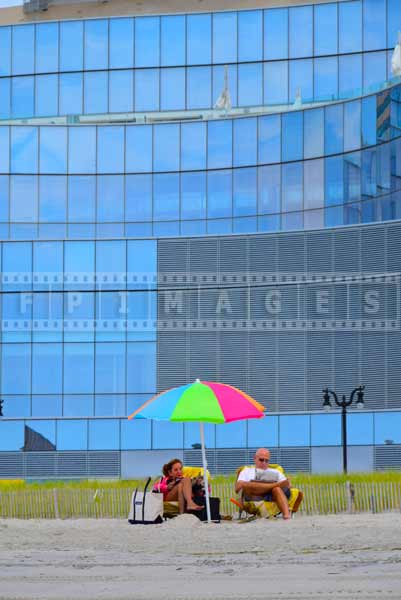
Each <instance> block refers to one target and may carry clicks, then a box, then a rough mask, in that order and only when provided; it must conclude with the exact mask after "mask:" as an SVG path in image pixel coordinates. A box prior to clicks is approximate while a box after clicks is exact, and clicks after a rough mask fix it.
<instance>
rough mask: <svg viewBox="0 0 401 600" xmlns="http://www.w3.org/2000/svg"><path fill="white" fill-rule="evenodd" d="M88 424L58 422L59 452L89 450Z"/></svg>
mask: <svg viewBox="0 0 401 600" xmlns="http://www.w3.org/2000/svg"><path fill="white" fill-rule="evenodd" d="M87 448H88V422H87V421H86V420H82V419H81V420H80V419H76V420H70V421H66V420H60V421H58V422H57V450H87Z"/></svg>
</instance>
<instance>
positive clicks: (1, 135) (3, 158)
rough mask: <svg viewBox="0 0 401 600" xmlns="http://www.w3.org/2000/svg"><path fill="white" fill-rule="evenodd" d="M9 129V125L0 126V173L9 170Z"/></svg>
mask: <svg viewBox="0 0 401 600" xmlns="http://www.w3.org/2000/svg"><path fill="white" fill-rule="evenodd" d="M9 144H10V129H9V127H0V173H9V171H10V150H9Z"/></svg>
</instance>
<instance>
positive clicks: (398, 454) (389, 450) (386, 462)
mask: <svg viewBox="0 0 401 600" xmlns="http://www.w3.org/2000/svg"><path fill="white" fill-rule="evenodd" d="M373 461H374V462H373V468H374V470H375V471H381V470H383V471H384V470H397V471H398V470H400V469H401V445H398V444H397V445H396V444H394V445H392V444H389V445H388V446H376V447H375V449H374V458H373Z"/></svg>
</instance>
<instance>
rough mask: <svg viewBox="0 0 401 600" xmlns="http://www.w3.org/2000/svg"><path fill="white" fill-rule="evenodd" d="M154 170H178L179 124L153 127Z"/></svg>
mask: <svg viewBox="0 0 401 600" xmlns="http://www.w3.org/2000/svg"><path fill="white" fill-rule="evenodd" d="M153 135H154V163H153V169H154V171H178V169H179V164H180V128H179V125H157V126H156V127H155V128H154V132H153Z"/></svg>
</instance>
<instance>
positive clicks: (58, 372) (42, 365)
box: [32, 343, 63, 415]
mask: <svg viewBox="0 0 401 600" xmlns="http://www.w3.org/2000/svg"><path fill="white" fill-rule="evenodd" d="M62 355H63V347H62V344H48V343H47V344H33V345H32V393H33V394H58V393H61V391H62ZM32 414H33V415H34V412H33V407H32Z"/></svg>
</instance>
